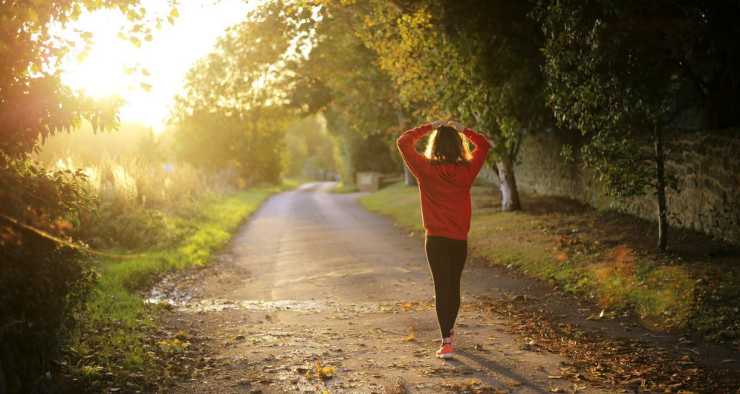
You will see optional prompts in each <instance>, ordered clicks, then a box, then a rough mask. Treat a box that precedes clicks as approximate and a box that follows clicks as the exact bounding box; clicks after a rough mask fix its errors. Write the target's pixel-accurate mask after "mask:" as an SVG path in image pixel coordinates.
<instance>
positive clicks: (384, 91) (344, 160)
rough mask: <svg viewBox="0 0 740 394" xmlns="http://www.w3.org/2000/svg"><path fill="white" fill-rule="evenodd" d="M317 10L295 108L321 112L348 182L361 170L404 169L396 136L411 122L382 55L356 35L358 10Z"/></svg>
mask: <svg viewBox="0 0 740 394" xmlns="http://www.w3.org/2000/svg"><path fill="white" fill-rule="evenodd" d="M324 5H326V6H325V7H320V8H317V9H315V10H316V11H317V16H318V17H317V19H316V20H315V25H314V26H313V28H312V32H313V35H312V42H311V51H310V53H309V54H308V57H307V58H306V59H305V60H303V61H301V62H295V63H294V64H292V65H291V66H292V67H291V72H292V73H293V74H294V75H295V80H294V83H295V84H294V86H293V88H292V91H293V95H292V105H293V106H296V107H298V108H300V109H301V111H302V112H303V113H304V114H312V113H317V112H321V113H323V114H324V116H325V118H326V120H327V126H328V130H329V131H330V132H331V133H332V134H333V135H334V136H335V138H336V141H337V151H338V156H339V158H340V159H341V160H340V161H339V163H337V164H338V165H339V167H340V175H341V178H342V181H343V182H344V183H346V184H353V183H354V174H355V172H357V171H381V172H389V171H393V170H394V169H395V168H398V167H400V166H401V165H402V163H401V161H400V158H398V157H397V154H396V148H395V144H394V143H393V140H394V139H393V137H392V136H393V133H395V132H397V131H400V130H401V129H403V128H404V127H405V126H408V124H405V122H404V119H405V118H406V117H405V115H404V114H403V110H402V108H401V106H400V103H399V100H398V95H397V93H396V91H395V90H394V87H393V84H392V82H391V80H390V79H389V78H388V76H387V75H386V74H385V73H384V72H383V71H382V70H380V69H379V68H378V67H377V55H376V54H375V52H374V51H372V50H370V49H369V48H367V47H366V46H365V45H364V44H363V42H362V41H361V40H360V39H359V37H358V36H357V34H356V31H355V28H356V23H357V15H355V14H354V13H353V12H352V11H353V10H352V9H349V8H346V7H340V6H335V5H334V4H331V3H325V4H324Z"/></svg>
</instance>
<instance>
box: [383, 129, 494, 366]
mask: <svg viewBox="0 0 740 394" xmlns="http://www.w3.org/2000/svg"><path fill="white" fill-rule="evenodd" d="M432 131H434V132H433V133H432V135H431V136H430V137H429V142H428V144H427V149H426V153H425V154H424V155H422V154H420V153H418V152H417V151H416V143H417V142H418V141H419V140H420V139H421V138H422V137H424V136H425V135H427V134H428V133H430V132H432ZM463 136H465V137H467V138H468V139H469V140H470V141H471V142H472V143H473V145H475V150H473V152H472V154H471V153H470V152H468V149H467V145H466V144H464V143H463ZM397 144H398V150H400V151H401V156H403V160H404V161H405V162H406V165H407V166H408V168H409V170H411V173H413V174H414V176H415V177H416V179H417V181H418V183H419V195H420V197H421V216H422V221H423V224H424V228H425V229H426V242H425V247H426V254H427V261H428V262H429V267H430V268H431V271H432V277H433V278H434V295H435V304H436V308H437V320H438V321H439V328H440V331H441V332H442V346H441V347H440V348H439V350H437V353H436V355H437V357H439V358H451V357H452V356H453V352H454V348H453V346H452V337H453V327H454V326H455V319H456V318H457V312H458V310H459V309H460V277H461V275H462V271H463V267H464V266H465V258H466V257H467V254H468V242H467V239H468V230H469V229H470V211H471V209H470V187H471V186H472V185H473V181H474V180H475V177H476V176H477V175H478V172H479V171H480V169H481V167H482V166H483V163H484V162H485V160H486V155H487V154H488V151H489V150H490V149H491V144H490V143H488V140H486V138H485V137H483V136H482V135H480V134H478V133H476V132H475V131H473V130H472V129H469V128H463V126H462V125H461V124H460V123H457V122H454V121H447V122H445V121H439V120H438V121H435V122H432V123H429V124H425V125H422V126H419V127H417V128H415V129H411V130H408V131H406V132H405V133H403V134H401V136H400V137H399V138H398V141H397Z"/></svg>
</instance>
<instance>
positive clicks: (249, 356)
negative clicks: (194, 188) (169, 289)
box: [178, 183, 598, 393]
mask: <svg viewBox="0 0 740 394" xmlns="http://www.w3.org/2000/svg"><path fill="white" fill-rule="evenodd" d="M333 186H334V184H332V183H312V184H306V185H303V186H302V187H300V188H299V189H297V190H294V191H291V192H286V193H282V194H279V195H277V196H274V197H273V198H271V199H270V200H268V201H267V202H266V203H265V204H264V205H263V206H262V207H261V208H260V209H259V210H258V211H257V212H256V213H255V214H254V215H253V217H252V218H251V220H250V221H249V223H247V224H246V225H244V227H243V228H242V229H241V230H240V232H239V233H238V235H237V236H236V237H235V238H234V239H233V241H232V243H231V245H230V246H229V247H228V248H227V250H226V252H225V253H224V254H223V255H222V256H221V257H220V260H221V262H220V263H219V264H215V265H214V266H213V268H212V269H210V270H208V271H207V273H206V274H205V275H204V277H203V278H202V281H201V282H200V283H198V285H196V286H194V288H193V289H191V291H193V292H194V293H195V297H194V298H193V299H192V300H190V301H189V302H188V303H187V304H186V305H185V306H183V307H182V308H180V316H181V319H180V320H181V323H182V324H184V325H186V326H187V327H189V328H190V329H193V330H197V331H198V332H201V333H204V335H206V336H207V338H209V339H208V347H209V352H210V355H209V357H211V360H216V361H215V362H212V363H211V364H209V365H211V366H210V367H207V368H206V369H205V370H203V371H199V372H198V373H196V378H195V379H194V380H193V381H192V382H184V383H183V384H181V385H180V387H179V388H178V390H179V391H180V392H198V393H202V392H213V393H225V392H265V393H270V392H301V391H305V392H316V391H321V390H329V391H330V392H379V393H380V392H397V393H404V392H422V393H427V392H460V391H466V390H468V392H507V393H508V392H514V393H541V392H551V390H552V391H555V392H557V390H558V389H566V390H568V391H571V390H572V388H573V382H569V381H567V380H564V379H553V377H557V376H559V375H561V374H560V369H559V368H560V367H561V362H562V361H564V360H563V359H561V357H560V356H558V355H555V354H550V353H547V352H536V351H530V350H527V345H526V343H524V342H525V340H524V339H523V338H518V337H516V336H513V335H511V334H508V333H507V330H506V326H507V322H506V321H503V320H501V318H497V317H496V316H495V315H494V314H492V313H487V312H486V311H485V310H484V309H483V308H482V307H481V305H482V303H481V302H480V299H481V298H480V297H483V296H485V295H486V294H487V293H490V290H491V289H487V288H486V287H485V286H486V283H491V281H490V280H494V279H495V278H492V276H494V275H495V272H494V271H493V270H490V269H487V268H485V267H476V266H475V265H472V264H471V265H470V266H469V267H468V268H467V269H466V271H465V273H464V277H463V282H464V295H463V307H462V311H461V315H460V318H459V319H458V323H459V325H458V328H457V332H458V333H459V337H460V338H459V341H458V342H459V343H458V349H459V351H458V357H457V358H456V359H455V360H454V361H442V360H437V359H435V358H433V353H434V351H435V350H436V348H437V346H438V335H439V334H438V329H437V324H436V318H435V314H434V309H433V291H432V280H431V275H430V272H429V269H428V267H427V264H426V261H425V257H424V254H423V242H422V240H421V239H420V238H419V237H418V236H416V237H412V236H410V235H409V234H407V233H405V232H402V231H401V230H399V229H398V228H396V227H394V226H393V224H392V223H391V222H390V221H389V220H387V219H385V218H382V217H379V216H377V215H374V214H371V213H369V212H367V211H366V210H364V209H363V208H362V207H361V206H360V205H359V202H358V201H357V197H358V195H357V194H334V193H330V192H329V191H330V190H331V188H332V187H333ZM489 279H490V280H489ZM317 362H318V363H319V365H320V366H321V367H322V368H323V367H328V368H326V369H323V372H324V375H331V376H332V377H331V378H328V376H323V378H319V377H317ZM548 376H550V377H548ZM578 388H579V389H581V390H583V391H582V392H598V390H597V389H594V388H590V387H586V386H585V385H583V384H582V383H579V384H578Z"/></svg>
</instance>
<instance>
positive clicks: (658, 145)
mask: <svg viewBox="0 0 740 394" xmlns="http://www.w3.org/2000/svg"><path fill="white" fill-rule="evenodd" d="M654 133H655V170H656V171H655V195H656V196H657V197H658V250H660V251H661V252H663V251H665V250H666V245H667V243H668V204H667V203H666V195H665V186H666V185H665V155H664V153H663V130H662V129H660V128H659V127H657V126H655V127H654Z"/></svg>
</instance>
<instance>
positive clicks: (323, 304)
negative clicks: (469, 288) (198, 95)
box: [146, 292, 433, 314]
mask: <svg viewBox="0 0 740 394" xmlns="http://www.w3.org/2000/svg"><path fill="white" fill-rule="evenodd" d="M146 302H147V303H150V304H167V305H170V306H172V307H174V309H176V310H178V311H180V312H188V313H203V312H222V311H225V310H244V311H255V312H278V311H289V312H302V313H317V312H339V313H357V314H359V313H377V312H400V311H403V312H408V311H410V310H428V309H431V308H432V307H433V305H431V304H428V305H427V304H423V303H419V304H417V305H415V306H416V307H414V308H410V307H408V305H409V304H404V303H397V302H396V303H382V302H362V303H346V302H345V303H340V302H335V301H328V300H325V301H303V300H272V301H263V300H244V301H238V300H229V299H220V298H207V299H200V300H193V299H192V297H184V296H181V297H179V298H171V297H168V296H165V295H164V294H163V293H155V292H152V293H151V294H150V297H149V298H148V299H147V300H146Z"/></svg>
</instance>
